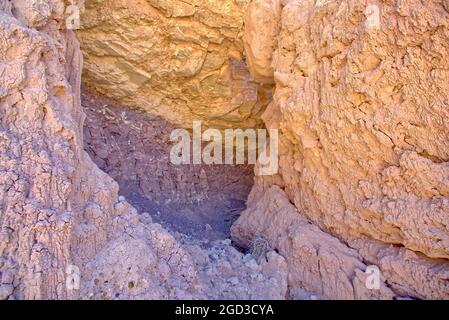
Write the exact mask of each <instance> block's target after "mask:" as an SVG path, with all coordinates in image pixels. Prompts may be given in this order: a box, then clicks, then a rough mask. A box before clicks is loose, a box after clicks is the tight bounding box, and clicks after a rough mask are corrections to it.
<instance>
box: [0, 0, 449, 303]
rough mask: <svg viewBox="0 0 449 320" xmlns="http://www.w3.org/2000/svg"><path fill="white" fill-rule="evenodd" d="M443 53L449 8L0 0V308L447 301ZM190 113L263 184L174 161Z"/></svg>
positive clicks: (313, 0)
mask: <svg viewBox="0 0 449 320" xmlns="http://www.w3.org/2000/svg"><path fill="white" fill-rule="evenodd" d="M70 5H71V6H72V8H73V7H76V8H79V9H80V12H81V21H80V28H79V29H78V30H71V28H67V21H68V19H71V18H73V16H70V13H71V12H72V13H73V11H68V10H67V8H69V6H70ZM68 15H69V16H68ZM377 22H378V24H376V23H377ZM448 40H449V1H448V0H427V1H420V0H408V1H399V0H397V1H396V0H318V1H317V0H183V1H177V0H86V1H83V0H72V1H68V0H67V1H64V0H0V79H1V82H0V299H449V84H448V83H449V82H448V79H449V60H448V53H449V52H448V51H449V44H448V43H449V41H448ZM194 120H201V121H202V122H203V125H204V126H205V127H209V128H217V129H220V130H222V129H226V128H241V129H246V128H268V129H278V130H279V164H280V165H279V172H278V174H276V175H272V176H255V177H254V174H253V171H254V170H256V171H257V166H258V165H256V168H253V167H251V166H248V165H243V166H206V165H202V166H193V165H192V166H173V165H171V164H170V163H169V158H168V156H169V152H170V146H171V142H170V139H169V136H170V132H171V130H173V129H175V128H180V127H184V128H191V126H192V122H193V121H194ZM373 266H376V267H377V268H379V270H380V275H381V281H380V286H379V287H378V288H374V289H373V288H370V287H369V286H367V277H368V276H369V274H368V273H367V272H366V271H367V270H370V268H372V267H373ZM77 275H79V283H77V280H75V281H74V282H75V283H72V282H70V281H68V279H71V278H70V277H73V276H77ZM73 284H76V286H74V285H73Z"/></svg>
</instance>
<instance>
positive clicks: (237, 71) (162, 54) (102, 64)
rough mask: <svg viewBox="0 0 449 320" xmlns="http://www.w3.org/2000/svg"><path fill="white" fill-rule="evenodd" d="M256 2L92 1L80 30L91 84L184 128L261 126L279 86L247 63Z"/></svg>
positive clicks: (88, 79) (201, 0)
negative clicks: (246, 36) (255, 76)
mask: <svg viewBox="0 0 449 320" xmlns="http://www.w3.org/2000/svg"><path fill="white" fill-rule="evenodd" d="M248 2H249V1H248V0H239V1H234V0H220V1H209V0H207V1H203V0H189V1H159V0H133V1H129V0H101V1H89V2H88V3H86V10H85V12H84V14H83V17H82V24H81V26H82V29H81V30H79V31H78V36H79V38H80V41H81V44H82V50H83V52H84V57H85V71H84V82H85V83H86V84H87V85H88V86H89V87H91V88H92V89H95V90H96V91H97V92H100V93H102V94H105V95H107V96H110V97H112V98H114V99H115V100H117V101H119V102H121V103H123V104H125V105H129V106H133V107H139V108H143V109H145V110H147V111H149V112H151V113H153V114H156V115H158V116H161V117H162V118H164V119H166V120H168V121H169V122H171V123H173V124H176V125H178V126H184V127H185V126H187V127H191V125H192V122H193V120H199V119H200V120H203V122H204V124H205V125H209V126H213V127H218V128H225V127H238V128H247V127H250V128H252V127H256V126H260V125H261V121H260V113H261V112H263V110H264V108H265V107H266V105H267V102H268V99H269V98H270V97H271V91H270V89H271V87H269V86H268V87H266V88H265V87H263V86H259V85H257V83H256V82H254V81H253V80H252V79H251V76H250V74H249V72H248V69H247V68H246V65H245V62H244V56H243V51H244V50H243V41H242V30H243V18H244V12H245V9H246V6H247V4H248ZM111 84H114V89H113V90H111Z"/></svg>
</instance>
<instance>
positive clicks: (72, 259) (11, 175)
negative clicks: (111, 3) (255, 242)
mask: <svg viewBox="0 0 449 320" xmlns="http://www.w3.org/2000/svg"><path fill="white" fill-rule="evenodd" d="M70 3H72V4H74V2H73V1H72V2H70ZM70 3H69V2H68V1H66V2H64V1H61V0H26V1H24V0H14V1H6V0H1V1H0V75H1V78H0V79H1V80H0V300H3V299H67V298H69V299H79V298H83V299H134V298H137V299H194V298H195V299H206V298H210V299H219V298H221V299H269V298H271V299H282V298H285V297H286V294H287V272H286V263H285V259H284V258H282V257H281V256H280V255H278V254H276V253H275V252H271V253H270V255H269V259H268V260H266V261H264V262H263V263H262V264H258V263H257V262H256V261H255V260H254V259H252V258H251V256H244V255H243V254H242V253H240V252H238V251H237V250H236V249H235V248H233V247H232V246H230V240H228V241H225V242H223V243H221V242H219V243H215V244H213V245H211V246H210V248H209V250H205V249H203V248H202V247H200V246H203V244H202V243H200V242H198V243H197V242H192V241H190V242H189V241H188V240H189V239H187V240H185V239H184V240H183V237H182V235H179V234H178V237H177V238H175V237H174V236H173V235H171V234H169V233H168V232H167V231H166V230H165V229H164V228H162V226H161V225H159V224H155V223H153V222H152V219H151V217H150V216H148V215H145V214H143V215H138V213H137V211H136V210H135V209H134V208H133V207H131V206H130V205H129V204H128V203H127V202H126V200H125V199H124V198H123V197H118V185H117V183H116V182H114V181H113V180H112V178H110V177H109V176H108V175H106V174H105V173H104V172H102V171H101V170H100V169H98V167H97V166H96V165H95V164H94V163H93V162H92V161H91V159H90V158H89V156H88V155H87V153H86V152H85V151H84V150H83V136H82V129H83V120H84V114H83V112H82V109H81V105H80V79H81V69H82V54H81V51H80V47H79V43H78V41H77V39H76V37H75V34H74V33H73V32H72V31H70V30H67V29H66V18H67V15H66V14H64V13H67V11H66V8H67V6H68V5H69V4H70ZM76 5H79V6H82V1H78V2H76ZM211 257H213V258H211ZM78 270H79V273H78V272H77V271H78ZM78 276H79V277H80V278H79V280H80V282H78V281H77V280H78Z"/></svg>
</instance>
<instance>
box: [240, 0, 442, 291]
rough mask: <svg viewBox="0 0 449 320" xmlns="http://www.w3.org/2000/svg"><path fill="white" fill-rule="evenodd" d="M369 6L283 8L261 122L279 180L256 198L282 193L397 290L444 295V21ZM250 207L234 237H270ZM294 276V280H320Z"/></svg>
mask: <svg viewBox="0 0 449 320" xmlns="http://www.w3.org/2000/svg"><path fill="white" fill-rule="evenodd" d="M256 2H257V1H256ZM266 3H268V4H270V3H271V1H266ZM369 4H370V3H368V2H365V1H356V0H338V1H319V2H316V1H312V0H310V1H284V7H283V8H282V15H281V19H280V24H281V31H280V34H279V37H278V46H277V48H276V50H275V52H274V58H273V59H274V79H275V81H276V91H275V101H274V103H273V104H272V105H271V106H270V107H269V110H268V111H267V112H266V114H265V115H264V116H263V118H264V120H265V122H266V124H267V126H269V127H272V128H279V129H280V130H281V138H280V139H281V151H280V166H281V169H280V176H279V177H277V178H276V179H272V178H270V179H262V180H261V181H259V184H258V186H257V187H256V188H257V189H256V190H258V192H267V191H264V190H266V188H268V187H270V185H273V184H277V185H279V186H280V187H282V188H283V189H284V190H285V191H282V192H281V193H285V195H286V196H287V198H288V199H289V200H290V201H291V202H292V203H293V204H294V205H295V207H296V209H297V214H298V215H299V216H304V217H307V218H308V219H309V220H310V221H311V222H313V223H314V224H316V225H317V226H319V227H320V228H321V229H322V230H324V231H326V232H328V233H329V234H332V235H334V236H335V237H338V238H340V239H342V240H344V241H345V243H348V244H349V247H351V248H355V249H356V250H358V251H359V252H360V253H361V254H362V256H363V257H364V259H365V260H367V261H370V262H371V263H373V264H378V265H379V266H380V267H381V268H382V269H383V272H384V274H385V275H386V276H387V283H389V284H390V285H391V287H392V288H393V289H394V290H396V292H400V293H402V294H404V293H405V294H407V295H411V296H416V297H427V298H429V297H434V298H435V297H438V298H443V297H444V298H448V295H449V287H448V283H447V281H446V280H445V279H447V274H448V272H449V262H448V260H447V259H448V258H449V229H448V226H449V190H448V188H447V186H448V183H449V162H448V161H449V153H448V150H449V121H448V119H449V117H448V116H449V108H448V101H449V93H448V92H449V87H448V79H449V69H448V65H449V61H448V51H449V46H448V41H447V40H448V38H449V28H448V25H449V14H448V11H447V10H446V9H445V8H444V6H443V2H442V1H436V0H435V1H426V2H425V3H422V2H420V1H401V2H397V3H396V2H380V1H378V2H374V4H376V6H375V7H373V6H371V7H369V6H368V5H369ZM377 13H378V14H379V15H378V17H379V25H378V27H377V26H376V24H375V23H376V18H377ZM373 23H374V24H373ZM248 25H249V26H250V27H251V28H252V29H254V30H256V29H257V21H252V22H251V24H248ZM264 41H266V42H267V43H266V44H257V45H255V46H253V49H252V50H255V49H254V48H257V47H266V46H267V45H268V43H271V40H264ZM248 57H249V58H250V59H251V57H252V55H248ZM250 65H251V62H250ZM265 71H266V72H267V73H268V72H269V69H268V68H267V69H266V70H265ZM253 192H256V191H253ZM279 192H280V191H279ZM256 198H257V197H255V198H253V200H252V201H250V207H252V209H249V210H248V211H247V213H246V214H244V215H243V217H242V218H241V220H240V221H239V222H237V224H236V225H235V227H234V235H235V237H236V239H241V238H246V239H248V238H250V237H251V236H253V235H254V233H259V232H260V233H261V234H266V232H268V230H271V229H272V228H273V227H272V226H270V225H266V226H265V227H261V226H260V225H259V224H258V223H257V222H256V221H257V220H258V219H262V221H263V219H264V218H263V217H264V216H266V215H267V214H268V213H264V211H263V210H257V205H258V204H257V201H256V200H255V199H256ZM276 199H277V197H276V196H272V200H273V201H277V200H276ZM279 210H280V212H279V213H277V212H276V211H274V212H273V210H271V212H270V210H268V211H269V212H270V213H269V214H270V215H275V214H280V215H281V216H283V215H284V213H282V210H281V209H279ZM289 210H290V209H289ZM289 210H287V211H289ZM257 211H259V214H257ZM279 219H281V218H279ZM290 232H292V231H290ZM276 234H277V233H276ZM268 235H269V238H270V239H271V240H272V241H279V239H278V238H277V237H276V235H275V234H271V233H268ZM276 239H277V240H276ZM306 240H307V241H310V240H309V239H306ZM293 241H294V239H293ZM307 241H306V242H303V243H307ZM332 246H334V245H332ZM388 246H392V249H386V248H388ZM393 246H398V247H402V248H401V249H397V248H395V249H393ZM334 247H335V246H334ZM382 247H385V249H381V248H382ZM315 248H317V247H316V246H315ZM368 248H370V249H368ZM374 248H376V249H374ZM348 249H349V248H348ZM286 250H287V251H288V252H291V253H286V256H288V255H290V254H291V255H295V254H297V255H304V254H306V253H302V251H301V249H300V248H298V249H297V250H294V249H292V248H291V247H290V248H288V249H286ZM388 250H390V251H388ZM320 252H321V249H319V250H318V256H320ZM334 254H335V255H339V256H341V257H343V255H341V254H340V253H338V254H337V253H335V252H334ZM342 260H345V261H346V260H347V259H346V258H344V259H343V258H342ZM387 261H388V262H387ZM305 263H307V261H305ZM295 266H296V264H295ZM328 267H329V266H328ZM329 268H330V267H329ZM298 270H301V269H300V268H299V269H298V268H296V269H294V270H292V273H293V275H294V276H292V277H296V276H298V273H299V277H300V279H301V282H302V283H308V284H309V286H311V287H313V286H314V281H322V274H321V276H320V275H318V274H313V275H311V276H309V275H305V274H303V273H301V271H298ZM350 278H352V277H350ZM424 279H427V280H424ZM336 281H337V285H338V283H340V282H341V281H340V280H336ZM339 289H340V288H339V287H338V286H337V287H335V288H334V290H327V289H326V288H324V289H323V291H324V293H325V294H328V295H330V296H332V297H341V294H342V293H341V291H340V290H339ZM353 290H356V287H355V286H354V289H352V288H350V287H349V291H351V292H352V291H353ZM349 296H350V295H349Z"/></svg>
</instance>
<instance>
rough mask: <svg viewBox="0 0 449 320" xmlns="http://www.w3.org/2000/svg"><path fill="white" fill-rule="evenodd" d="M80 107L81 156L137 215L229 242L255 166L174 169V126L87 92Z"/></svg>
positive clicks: (202, 237) (193, 234)
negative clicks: (87, 157)
mask: <svg viewBox="0 0 449 320" xmlns="http://www.w3.org/2000/svg"><path fill="white" fill-rule="evenodd" d="M82 104H83V109H84V112H85V113H86V116H87V117H86V120H85V124H84V146H85V150H86V151H87V152H88V154H89V155H90V156H91V158H92V159H93V161H94V162H95V163H96V164H97V165H98V166H99V167H100V168H101V169H102V170H103V171H105V172H106V173H107V174H109V175H110V176H111V177H112V178H113V179H114V180H115V181H117V183H118V184H119V186H120V195H121V196H124V197H125V198H126V200H127V201H128V202H129V203H130V204H132V205H133V206H134V207H135V208H136V209H137V210H138V211H139V213H140V214H142V213H148V214H149V215H150V216H151V218H152V220H153V221H154V222H157V223H160V224H161V225H163V226H164V227H165V228H167V229H168V230H171V231H175V232H180V233H182V234H185V235H187V236H191V237H194V238H196V239H199V240H210V241H214V240H221V239H226V238H229V237H230V227H231V225H232V224H233V223H234V221H235V220H236V219H237V218H238V216H239V215H240V213H241V212H242V211H243V210H244V209H246V199H247V198H248V195H249V192H250V191H251V188H252V186H253V183H254V167H253V166H251V165H204V164H203V165H173V164H172V163H171V162H170V150H171V148H172V146H173V142H171V141H170V134H171V132H172V131H173V130H175V129H177V128H175V127H174V126H173V125H171V124H170V123H168V122H166V121H164V120H163V119H161V118H159V117H157V116H154V115H152V114H150V113H147V112H144V111H141V110H137V109H132V108H129V107H125V106H122V105H120V104H118V103H116V102H114V101H113V100H111V99H108V98H106V97H104V96H100V95H98V94H95V93H92V92H88V91H85V92H84V93H83V96H82Z"/></svg>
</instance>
